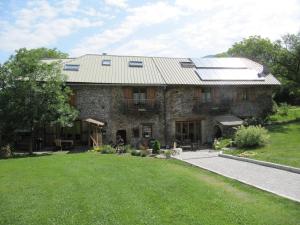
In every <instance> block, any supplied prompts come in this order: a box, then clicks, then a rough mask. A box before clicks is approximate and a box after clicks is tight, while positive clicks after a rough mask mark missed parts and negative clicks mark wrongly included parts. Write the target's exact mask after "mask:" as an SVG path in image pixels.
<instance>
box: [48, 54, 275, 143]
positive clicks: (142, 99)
mask: <svg viewBox="0 0 300 225" xmlns="http://www.w3.org/2000/svg"><path fill="white" fill-rule="evenodd" d="M44 61H45V62H47V63H51V62H52V60H44ZM61 63H62V70H63V73H64V74H65V75H66V77H67V84H68V85H69V86H70V87H71V89H72V90H73V95H72V98H71V104H73V105H74V106H75V107H76V108H77V109H78V110H79V112H80V116H79V118H78V121H76V122H75V123H74V126H73V127H72V128H59V131H58V129H57V128H53V127H52V128H51V127H48V128H47V129H46V131H45V136H44V140H45V145H51V143H53V140H54V139H55V138H58V137H59V138H61V139H71V140H73V141H74V142H75V144H76V145H86V144H92V143H94V141H95V140H94V139H95V138H93V136H92V135H91V130H90V129H89V128H90V125H95V124H93V121H94V122H95V121H96V123H97V121H98V122H101V123H103V125H102V126H101V127H100V129H99V132H100V136H101V137H100V139H101V143H105V144H108V143H114V142H115V140H116V136H117V135H120V136H122V137H123V139H124V140H125V142H126V143H127V144H131V145H134V146H139V145H144V146H146V145H148V142H149V140H151V139H158V140H159V141H160V142H161V143H162V145H173V143H174V142H175V141H176V142H177V143H178V144H180V145H183V146H184V145H191V144H192V145H196V146H197V147H199V146H201V145H204V144H207V143H211V142H212V141H213V139H214V138H215V137H219V136H221V135H229V134H230V133H231V132H232V129H231V128H232V127H233V126H238V125H241V124H242V122H243V121H242V119H244V118H247V117H259V116H263V115H265V114H266V113H268V112H269V111H270V110H271V108H272V92H273V90H274V88H276V87H278V85H280V83H279V81H278V80H276V78H275V77H274V76H273V75H272V74H270V73H269V72H268V71H267V69H266V68H265V67H264V66H262V65H260V64H258V63H256V62H253V61H251V60H249V59H245V58H199V59H193V58H192V59H191V58H166V57H140V56H114V55H106V54H104V55H91V54H90V55H83V56H81V57H78V58H72V59H63V60H62V61H61ZM87 119H91V120H90V121H92V123H91V122H87V121H86V120H87ZM97 138H98V137H97Z"/></svg>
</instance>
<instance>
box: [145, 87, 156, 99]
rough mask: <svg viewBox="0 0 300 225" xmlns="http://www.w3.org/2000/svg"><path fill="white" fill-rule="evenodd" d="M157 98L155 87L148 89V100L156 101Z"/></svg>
mask: <svg viewBox="0 0 300 225" xmlns="http://www.w3.org/2000/svg"><path fill="white" fill-rule="evenodd" d="M155 97H156V89H155V87H148V88H147V99H155Z"/></svg>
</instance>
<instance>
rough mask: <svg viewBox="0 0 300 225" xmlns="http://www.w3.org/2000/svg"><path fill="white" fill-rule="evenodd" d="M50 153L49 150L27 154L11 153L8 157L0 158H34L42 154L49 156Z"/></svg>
mask: <svg viewBox="0 0 300 225" xmlns="http://www.w3.org/2000/svg"><path fill="white" fill-rule="evenodd" d="M51 155H52V153H51V152H43V153H38V154H36V153H33V154H29V153H27V152H26V153H20V152H17V153H13V156H11V157H9V158H0V160H7V159H21V158H35V157H43V156H51Z"/></svg>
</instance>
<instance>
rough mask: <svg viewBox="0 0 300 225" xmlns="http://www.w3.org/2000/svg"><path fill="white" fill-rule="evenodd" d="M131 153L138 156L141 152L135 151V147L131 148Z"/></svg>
mask: <svg viewBox="0 0 300 225" xmlns="http://www.w3.org/2000/svg"><path fill="white" fill-rule="evenodd" d="M131 155H133V156H140V155H141V152H140V151H137V150H135V149H133V150H132V151H131Z"/></svg>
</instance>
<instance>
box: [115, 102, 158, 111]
mask: <svg viewBox="0 0 300 225" xmlns="http://www.w3.org/2000/svg"><path fill="white" fill-rule="evenodd" d="M121 109H122V111H123V112H124V113H128V112H158V111H159V110H160V104H159V102H158V101H157V100H156V99H139V100H137V99H123V101H122V107H121Z"/></svg>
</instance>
